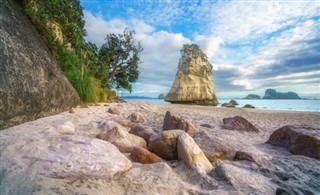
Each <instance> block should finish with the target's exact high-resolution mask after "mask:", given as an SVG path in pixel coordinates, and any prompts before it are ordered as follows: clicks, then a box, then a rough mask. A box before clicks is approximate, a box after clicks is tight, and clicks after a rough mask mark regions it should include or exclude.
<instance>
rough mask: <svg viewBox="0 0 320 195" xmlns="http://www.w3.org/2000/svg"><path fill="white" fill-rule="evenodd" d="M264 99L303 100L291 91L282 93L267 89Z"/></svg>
mask: <svg viewBox="0 0 320 195" xmlns="http://www.w3.org/2000/svg"><path fill="white" fill-rule="evenodd" d="M263 99H301V97H300V96H299V95H298V94H297V93H295V92H291V91H289V92H287V93H281V92H277V91H276V90H274V89H267V90H266V92H265V94H264V96H263Z"/></svg>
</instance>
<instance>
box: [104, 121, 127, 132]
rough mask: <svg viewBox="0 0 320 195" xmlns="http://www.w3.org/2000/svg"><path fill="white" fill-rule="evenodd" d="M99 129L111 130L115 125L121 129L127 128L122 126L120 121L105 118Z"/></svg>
mask: <svg viewBox="0 0 320 195" xmlns="http://www.w3.org/2000/svg"><path fill="white" fill-rule="evenodd" d="M98 127H99V129H101V130H104V131H110V130H111V129H113V128H114V127H118V128H119V129H123V130H124V129H125V128H124V127H123V126H121V125H120V124H119V123H117V122H115V121H107V120H103V121H101V122H100V123H99V125H98Z"/></svg>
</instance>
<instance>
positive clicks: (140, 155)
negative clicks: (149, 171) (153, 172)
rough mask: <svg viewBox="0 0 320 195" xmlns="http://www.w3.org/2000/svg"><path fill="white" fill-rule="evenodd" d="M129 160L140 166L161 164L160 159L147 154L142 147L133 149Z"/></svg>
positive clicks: (150, 153) (149, 153)
mask: <svg viewBox="0 0 320 195" xmlns="http://www.w3.org/2000/svg"><path fill="white" fill-rule="evenodd" d="M130 158H131V159H132V160H133V161H134V162H138V163H142V164H152V163H158V162H161V161H162V160H161V158H160V157H159V156H157V155H155V154H153V153H152V152H149V151H148V150H147V149H144V148H142V147H134V148H133V149H132V151H131V154H130Z"/></svg>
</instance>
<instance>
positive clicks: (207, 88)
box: [165, 44, 218, 106]
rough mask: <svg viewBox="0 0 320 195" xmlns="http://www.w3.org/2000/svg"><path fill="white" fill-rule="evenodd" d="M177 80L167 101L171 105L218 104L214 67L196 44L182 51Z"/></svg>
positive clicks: (185, 47)
mask: <svg viewBox="0 0 320 195" xmlns="http://www.w3.org/2000/svg"><path fill="white" fill-rule="evenodd" d="M181 55H182V56H181V58H180V60H179V66H178V71H177V74H176V78H175V80H174V82H173V84H172V87H171V90H170V91H169V93H168V94H167V95H166V97H165V101H167V102H171V103H182V104H183V103H185V104H199V105H214V106H216V105H217V104H218V101H217V98H216V95H215V93H214V83H213V79H212V68H213V67H212V65H211V64H210V63H209V61H208V57H207V56H206V54H205V53H203V52H202V51H201V49H200V48H199V46H198V45H196V44H191V45H189V44H187V45H184V46H183V48H182V50H181Z"/></svg>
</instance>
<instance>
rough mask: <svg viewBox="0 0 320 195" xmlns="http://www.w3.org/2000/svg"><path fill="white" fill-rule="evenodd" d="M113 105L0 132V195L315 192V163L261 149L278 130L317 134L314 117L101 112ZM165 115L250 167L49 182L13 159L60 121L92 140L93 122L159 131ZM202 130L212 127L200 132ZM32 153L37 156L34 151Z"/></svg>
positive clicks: (187, 108) (181, 109) (149, 106)
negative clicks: (230, 121)
mask: <svg viewBox="0 0 320 195" xmlns="http://www.w3.org/2000/svg"><path fill="white" fill-rule="evenodd" d="M115 105H117V103H108V104H102V103H101V104H98V105H96V106H89V107H88V108H81V107H77V108H76V109H75V113H74V114H72V113H69V112H64V113H61V114H58V115H54V116H50V117H46V118H41V119H38V120H35V121H31V122H28V123H24V124H21V125H18V126H15V127H12V128H8V129H5V130H2V131H0V141H1V142H0V145H1V149H0V157H1V159H0V164H1V165H0V166H1V173H0V179H1V183H0V194H76V193H78V194H276V192H278V193H279V192H281V190H284V191H287V192H289V193H292V194H317V193H318V194H319V193H320V180H319V178H320V161H319V160H316V159H313V158H309V157H305V156H300V155H292V154H291V153H290V152H288V151H287V150H286V149H284V148H279V147H275V146H271V145H269V144H265V142H266V141H267V139H268V138H269V136H270V134H271V133H272V132H273V131H274V130H276V129H277V128H279V127H282V126H284V125H310V126H314V127H318V128H319V127H320V113H318V112H298V111H275V110H259V109H243V108H217V107H207V106H196V105H160V104H153V103H148V102H139V101H137V102H129V103H121V105H122V107H123V110H124V112H123V113H122V114H120V115H113V114H110V113H108V112H107V111H108V108H109V107H113V106H115ZM168 110H169V111H171V112H172V113H174V114H175V115H178V116H182V117H184V118H186V119H187V120H188V121H190V122H191V123H192V124H194V125H195V126H196V127H197V129H198V130H199V131H205V132H207V133H208V134H209V135H210V136H213V137H216V138H219V139H222V140H224V141H226V142H228V143H229V144H230V145H231V146H233V147H234V148H235V149H236V150H237V151H246V152H250V153H251V154H253V155H254V156H255V157H256V159H257V162H256V163H254V162H249V161H246V160H218V161H216V162H213V165H214V167H215V169H214V170H213V171H212V172H210V173H209V174H208V175H205V176H204V175H201V174H199V173H197V172H195V171H194V170H191V169H189V168H188V167H187V166H186V165H185V164H184V163H183V162H178V161H170V162H162V163H157V164H153V165H142V164H139V163H133V164H132V166H131V168H130V169H129V170H127V171H125V172H123V173H119V174H117V175H115V176H114V177H112V178H108V179H105V178H99V177H98V178H97V177H92V178H91V177H88V176H83V177H78V176H77V177H74V178H72V177H69V178H53V177H48V176H47V175H46V174H43V173H40V172H39V168H38V167H40V165H41V162H42V161H44V160H43V159H37V158H27V157H26V155H23V154H21V151H30V152H31V153H32V149H33V148H31V147H34V146H32V145H34V144H28V143H34V142H35V143H38V142H39V143H42V142H40V141H44V142H50V140H53V139H49V138H50V137H51V138H52V137H54V136H60V134H59V132H58V131H57V128H58V127H59V126H60V125H61V124H63V123H65V122H67V121H71V122H72V123H73V124H74V126H75V134H76V136H79V137H86V139H87V138H90V139H96V138H95V137H96V135H98V134H99V132H101V129H99V127H98V126H99V125H98V124H99V122H101V121H103V120H112V121H116V122H118V123H121V124H123V125H125V126H130V122H128V120H127V117H128V116H129V115H130V114H131V113H133V112H139V113H140V114H142V115H143V116H144V117H145V119H146V122H145V123H144V124H145V125H148V126H151V127H152V128H153V129H154V130H155V131H157V132H160V131H161V130H162V124H163V119H164V115H165V113H166V111H168ZM235 115H239V116H242V117H244V118H246V119H247V120H249V121H250V122H251V123H252V124H254V125H255V126H256V127H257V128H258V129H259V131H260V132H259V133H250V132H239V131H231V130H225V129H223V127H222V125H223V123H222V119H223V118H226V117H232V116H235ZM203 124H209V125H211V126H212V128H208V127H203V126H201V125H203ZM129 129H130V128H129V127H127V130H129ZM66 136H75V135H66ZM90 139H89V140H90ZM61 144H63V143H61ZM84 144H86V143H84ZM28 147H30V149H29V150H27V149H28ZM37 150H39V151H41V150H42V149H41V145H39V146H37ZM70 150H72V148H71V149H70ZM19 152H20V154H19ZM48 153H50V151H49V152H48ZM83 155H86V154H83ZM125 155H126V156H128V154H125ZM29 156H30V155H29ZM31 156H32V155H31ZM30 159H32V160H30ZM92 163H93V164H94V159H93V160H92Z"/></svg>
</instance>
